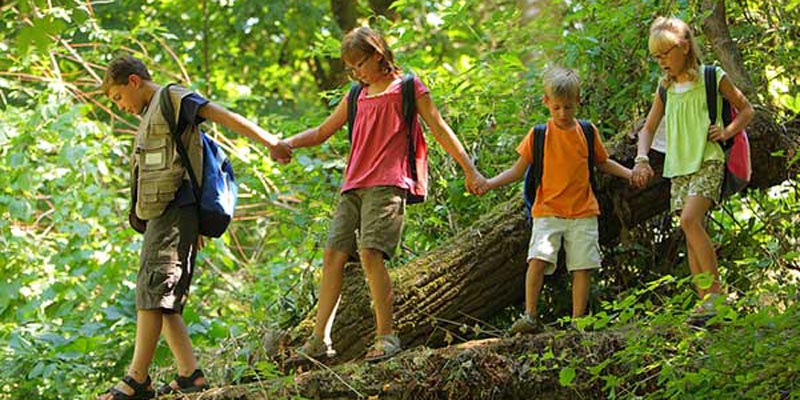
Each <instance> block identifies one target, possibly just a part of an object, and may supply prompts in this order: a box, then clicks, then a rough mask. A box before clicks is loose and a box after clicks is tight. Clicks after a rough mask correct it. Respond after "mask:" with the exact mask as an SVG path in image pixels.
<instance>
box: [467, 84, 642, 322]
mask: <svg viewBox="0 0 800 400" xmlns="http://www.w3.org/2000/svg"><path fill="white" fill-rule="evenodd" d="M544 91H545V95H544V99H543V102H544V104H545V106H547V109H548V110H549V111H550V119H549V120H548V121H547V130H546V136H545V139H544V151H543V153H544V157H543V158H541V157H540V158H539V159H541V160H543V162H542V165H543V173H542V178H541V182H540V183H539V186H538V188H537V189H536V200H535V202H534V204H533V207H532V208H531V216H532V217H533V229H532V231H531V241H530V245H529V250H528V272H527V275H526V277H525V315H524V316H523V317H522V318H520V319H519V320H517V321H516V322H514V325H513V326H512V327H511V332H512V333H537V332H540V331H541V330H542V328H543V325H542V323H541V322H540V321H539V319H538V318H537V302H538V300H539V294H540V292H541V290H542V284H543V283H544V275H551V274H552V273H553V272H555V268H556V261H557V259H558V250H559V248H560V247H561V241H562V239H563V240H564V250H565V252H566V255H567V259H566V261H567V262H566V264H567V269H568V270H569V271H570V272H572V317H573V318H576V317H580V316H581V315H583V314H584V312H585V311H586V305H587V302H588V299H589V284H590V276H591V275H590V271H591V270H592V269H596V268H599V267H600V263H601V256H600V245H599V242H598V236H599V234H598V228H597V216H598V215H600V207H599V204H598V203H597V198H596V197H595V195H594V193H593V192H592V187H591V184H590V176H589V168H587V162H588V159H589V149H588V145H587V140H586V137H585V136H584V133H583V130H582V128H581V127H580V124H579V123H578V121H577V120H576V119H575V112H576V110H577V108H578V105H579V104H580V78H579V77H578V74H577V73H575V71H572V70H570V69H565V68H551V69H549V70H548V71H547V72H546V74H545V78H544ZM592 128H593V130H594V146H593V147H594V148H593V149H592V151H593V152H594V161H595V166H596V167H597V168H598V169H600V170H601V171H603V172H605V173H608V174H612V175H615V176H619V177H621V178H625V179H628V180H630V178H631V170H630V169H628V168H625V167H624V166H622V165H620V164H619V163H617V162H615V161H614V160H611V159H609V158H608V153H607V152H606V149H605V147H604V146H603V143H602V142H601V141H600V135H599V134H598V131H597V128H596V127H594V125H592ZM532 136H533V129H532V130H531V131H530V132H529V133H528V134H527V135H526V136H525V139H523V140H522V143H520V144H519V146H518V147H517V152H518V153H519V155H520V157H519V159H517V161H516V162H515V163H514V165H513V166H511V168H509V169H507V170H505V171H503V172H501V173H500V174H498V175H497V176H495V177H493V178H491V179H489V180H487V181H486V183H485V184H484V185H482V186H480V187H478V190H477V193H478V194H481V195H482V194H484V193H486V192H488V191H489V190H491V189H494V188H498V187H500V186H503V185H506V184H509V183H512V182H516V181H518V180H520V179H522V177H523V176H524V175H525V171H526V170H527V168H528V166H529V165H531V164H532V163H533V162H534V161H533V160H535V159H536V158H535V157H534V154H533V152H534V149H533V140H532Z"/></svg>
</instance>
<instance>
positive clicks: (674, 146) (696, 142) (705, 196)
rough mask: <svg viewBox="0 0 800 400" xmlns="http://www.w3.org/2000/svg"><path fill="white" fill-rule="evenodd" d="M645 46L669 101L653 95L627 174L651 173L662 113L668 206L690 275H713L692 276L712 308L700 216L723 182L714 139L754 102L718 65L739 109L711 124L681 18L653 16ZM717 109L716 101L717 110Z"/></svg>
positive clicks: (729, 132)
mask: <svg viewBox="0 0 800 400" xmlns="http://www.w3.org/2000/svg"><path fill="white" fill-rule="evenodd" d="M648 47H649V48H650V52H651V53H652V55H653V58H654V59H655V60H656V61H658V65H659V67H661V69H662V70H664V72H665V75H664V77H663V78H662V79H661V82H660V83H661V86H663V87H664V88H666V92H667V96H666V98H668V99H669V101H667V102H666V103H667V104H666V107H665V104H664V102H663V101H662V100H661V97H660V96H659V95H658V93H656V95H655V96H654V98H653V105H652V107H651V108H650V112H649V114H648V115H647V121H646V122H645V125H644V127H643V128H642V130H641V131H640V132H639V147H638V152H637V154H638V155H637V156H636V159H635V165H634V168H633V177H632V180H633V183H634V185H636V186H638V187H643V186H645V185H646V184H647V182H648V181H649V180H650V178H652V177H653V169H652V168H650V164H649V159H648V157H647V154H648V152H649V151H650V145H651V143H652V141H653V132H655V130H656V128H657V127H658V124H659V122H660V121H661V118H662V117H666V128H667V129H666V131H667V146H666V149H667V150H666V156H665V159H664V173H663V175H664V177H665V178H670V179H671V180H672V187H671V190H670V198H671V200H670V203H671V209H672V210H673V211H675V212H680V226H681V229H682V230H683V232H684V234H685V236H686V247H687V250H688V256H689V269H690V270H691V272H692V276H697V275H699V274H708V275H710V276H712V277H713V278H714V280H713V282H712V284H711V285H710V286H709V285H699V284H698V283H697V281H696V282H695V284H696V285H697V293H698V295H699V296H700V297H701V298H703V299H704V300H705V302H704V303H703V304H702V307H701V310H700V311H701V312H704V313H710V312H711V311H713V307H712V306H713V304H712V303H711V300H713V298H714V297H716V295H717V294H719V292H720V282H719V272H718V271H717V256H716V253H715V252H714V246H713V244H712V243H711V238H710V237H709V236H708V233H707V232H706V229H705V226H704V223H703V222H704V218H705V214H706V212H707V211H708V210H709V208H711V206H712V205H713V204H714V201H715V200H716V199H717V198H718V197H719V193H720V188H721V184H722V177H723V168H724V164H725V154H724V153H723V151H722V148H721V147H720V145H719V142H721V141H724V140H727V139H729V138H731V137H733V135H734V134H735V133H736V132H739V131H741V130H742V129H744V127H745V126H746V125H747V124H748V123H749V122H750V120H751V119H752V118H753V107H751V106H750V103H749V102H748V101H747V98H745V97H744V95H743V94H742V92H741V91H739V89H737V88H736V86H734V85H733V83H732V82H731V80H730V79H729V78H728V76H727V75H725V72H724V71H722V69H720V68H717V73H716V76H717V81H718V82H717V87H719V91H720V93H721V94H722V95H723V96H724V97H725V98H726V99H728V101H729V102H730V103H731V104H732V105H733V106H734V107H736V108H737V109H738V114H737V116H736V118H735V119H734V120H733V122H732V123H731V124H730V125H728V126H727V127H722V126H719V125H711V122H710V120H709V118H708V105H707V104H706V93H705V82H704V80H703V72H702V69H703V66H702V65H701V63H700V52H699V49H698V47H697V44H696V43H695V41H694V37H693V35H692V31H691V29H690V28H689V26H688V25H687V24H686V23H685V22H683V21H682V20H680V19H678V18H665V17H659V18H658V19H656V21H655V22H654V23H653V25H652V26H651V27H650V39H649V43H648ZM717 97H718V99H719V96H717ZM720 102H721V99H720ZM721 109H722V107H721V106H719V105H718V106H717V110H721ZM717 121H722V118H720V117H718V118H717ZM707 295H708V296H707Z"/></svg>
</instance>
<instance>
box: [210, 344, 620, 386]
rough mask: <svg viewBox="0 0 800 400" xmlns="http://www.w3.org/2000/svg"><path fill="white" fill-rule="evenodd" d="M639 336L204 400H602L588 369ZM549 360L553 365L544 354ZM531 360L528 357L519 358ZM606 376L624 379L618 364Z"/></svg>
mask: <svg viewBox="0 0 800 400" xmlns="http://www.w3.org/2000/svg"><path fill="white" fill-rule="evenodd" d="M626 334H635V332H625V331H608V332H584V333H578V332H565V331H555V332H546V333H543V334H540V335H537V336H527V335H526V336H519V337H513V338H495V339H485V340H478V341H472V342H467V343H462V344H459V345H457V346H451V347H446V348H442V349H435V350H432V349H419V350H415V351H408V352H404V353H402V354H400V355H398V356H396V357H394V358H393V359H392V360H390V361H385V362H382V363H379V364H366V363H364V364H357V365H356V364H352V365H346V366H339V367H334V368H332V369H327V368H320V367H319V366H318V367H315V368H314V369H313V370H311V371H308V372H300V373H298V374H297V375H296V377H295V379H294V380H293V381H291V382H287V381H286V380H285V379H283V380H276V381H274V382H269V381H267V382H262V383H259V384H252V385H250V386H231V387H223V388H218V389H213V390H211V391H208V392H205V393H204V394H203V397H202V398H203V399H216V400H222V399H237V400H238V399H247V400H253V399H270V398H289V397H291V396H293V395H300V396H303V397H305V398H311V399H354V398H380V399H403V400H405V399H414V400H435V399H447V400H461V399H464V400H466V399H599V398H603V397H605V391H604V388H603V386H604V385H605V382H604V381H603V380H601V379H595V380H592V379H589V376H588V374H586V373H585V372H583V371H585V370H586V369H588V368H590V367H594V366H597V365H599V364H600V363H602V362H603V361H604V360H605V359H606V358H607V357H608V356H609V355H611V354H614V353H615V352H617V351H619V350H621V349H623V348H624V347H625V341H626V339H625V335H626ZM546 352H552V353H548V354H550V357H549V358H548V357H547V356H545V355H544V354H545V353H546ZM522 354H525V355H527V356H524V357H522V356H520V355H522ZM574 358H581V359H582V361H581V368H580V371H579V372H578V375H577V376H576V378H575V379H574V380H573V385H572V386H562V385H561V384H560V383H559V373H560V371H561V368H562V367H563V366H564V362H563V360H570V359H574ZM604 372H605V373H609V374H611V373H614V374H619V375H622V374H623V371H622V367H620V366H618V365H616V364H613V365H608V366H606V367H605V368H604Z"/></svg>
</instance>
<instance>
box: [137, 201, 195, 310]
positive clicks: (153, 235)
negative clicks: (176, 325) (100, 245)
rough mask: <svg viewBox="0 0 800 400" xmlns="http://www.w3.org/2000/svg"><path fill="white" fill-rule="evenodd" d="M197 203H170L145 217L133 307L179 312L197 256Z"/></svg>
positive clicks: (183, 302) (184, 301)
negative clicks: (157, 215)
mask: <svg viewBox="0 0 800 400" xmlns="http://www.w3.org/2000/svg"><path fill="white" fill-rule="evenodd" d="M197 224H198V219H197V207H196V206H195V205H194V204H192V205H189V206H185V207H176V206H174V205H170V206H169V207H167V209H166V210H164V213H163V214H161V215H160V216H159V217H156V218H153V219H151V220H149V221H147V229H146V230H145V232H144V243H143V244H142V253H141V258H140V263H139V275H138V276H137V278H136V308H137V309H139V310H155V309H161V310H162V311H164V312H166V313H178V314H180V313H182V312H183V306H184V305H185V304H186V297H187V295H188V294H189V284H190V283H191V281H192V275H193V273H194V267H195V258H196V257H197V235H198V225H197Z"/></svg>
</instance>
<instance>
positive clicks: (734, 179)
mask: <svg viewBox="0 0 800 400" xmlns="http://www.w3.org/2000/svg"><path fill="white" fill-rule="evenodd" d="M703 78H704V80H705V85H706V102H707V103H708V118H709V119H710V120H711V123H712V124H715V123H716V122H717V93H718V92H717V69H716V67H714V66H712V65H706V66H705V67H704V68H703ZM658 94H659V96H660V97H661V102H662V103H664V106H666V104H667V91H666V89H664V87H662V86H659V88H658ZM734 118H736V110H735V109H734V108H733V107H731V103H730V102H728V99H726V98H724V97H723V98H722V123H723V126H728V125H730V124H731V122H732V121H733V120H734ZM721 145H722V150H724V151H725V176H724V177H723V179H722V191H721V193H720V199H722V198H723V197H727V196H730V195H732V194H734V193H737V192H741V191H742V190H744V188H745V187H747V184H749V183H750V178H751V177H752V174H753V168H752V165H751V164H750V141H749V140H748V139H747V132H745V131H744V130H742V131H741V132H738V133H736V135H734V136H733V137H732V138H730V139H728V140H726V141H725V142H722V143H721Z"/></svg>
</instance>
